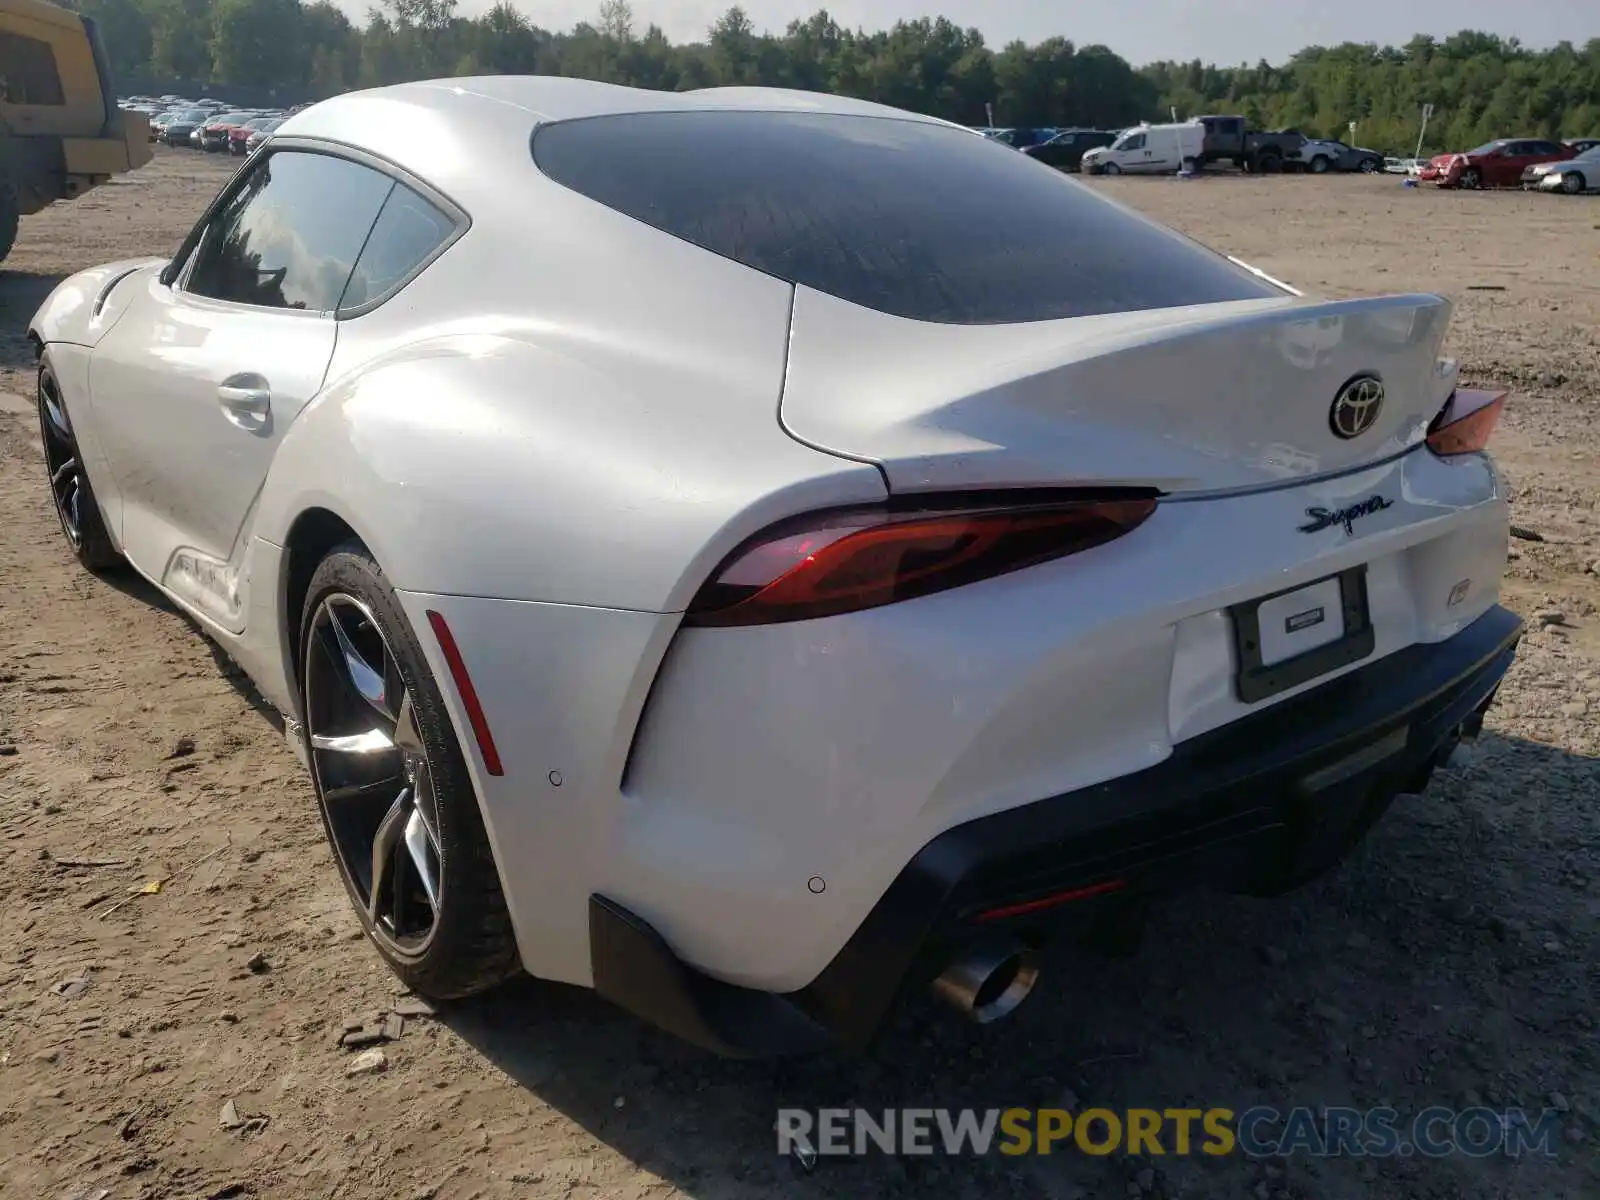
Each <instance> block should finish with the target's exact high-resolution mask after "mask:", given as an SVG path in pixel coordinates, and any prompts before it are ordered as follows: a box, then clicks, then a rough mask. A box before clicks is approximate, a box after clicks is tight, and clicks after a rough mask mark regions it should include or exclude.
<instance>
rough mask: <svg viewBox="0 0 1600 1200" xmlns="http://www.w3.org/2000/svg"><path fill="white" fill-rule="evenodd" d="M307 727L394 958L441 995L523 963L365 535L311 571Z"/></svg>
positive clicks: (343, 852)
mask: <svg viewBox="0 0 1600 1200" xmlns="http://www.w3.org/2000/svg"><path fill="white" fill-rule="evenodd" d="M304 611H305V619H304V621H303V622H302V624H301V630H300V689H301V693H300V699H301V705H302V712H303V714H304V736H305V739H306V745H307V750H308V753H309V757H310V759H311V773H312V779H313V782H314V784H315V786H316V791H317V802H318V807H319V808H320V809H321V812H322V821H323V827H324V830H325V831H326V833H327V836H328V843H329V845H330V846H331V847H332V849H333V855H334V860H335V862H336V863H337V864H338V867H339V874H340V875H341V876H342V877H343V879H344V884H345V889H346V891H348V892H349V894H350V899H351V900H352V901H353V902H354V904H355V908H356V913H357V916H358V917H359V919H360V921H361V924H362V927H363V929H364V930H365V931H366V933H367V936H368V937H370V938H371V939H372V942H373V944H374V945H376V946H377V948H378V953H379V954H380V955H382V957H383V959H384V961H385V962H386V963H387V964H388V965H389V968H390V969H391V970H392V971H394V973H395V974H396V975H398V976H399V977H400V978H401V979H402V980H403V981H404V982H405V983H406V985H407V986H408V987H410V988H411V989H412V990H414V991H416V992H418V993H419V994H421V995H424V996H429V997H432V998H434V999H439V1000H452V999H459V998H461V997H464V996H470V995H472V994H474V993H476V992H481V991H483V990H485V989H487V988H490V987H492V986H494V985H495V984H497V983H499V982H501V981H502V980H504V979H506V978H507V977H508V976H510V975H512V974H514V973H515V971H516V969H517V965H518V958H517V947H516V941H515V938H514V937H513V934H512V929H511V918H510V915H509V913H508V912H507V911H506V903H505V899H504V897H503V896H502V894H501V891H500V880H499V874H498V872H497V871H496V869H495V861H494V854H493V852H492V851H491V850H490V848H489V838H488V834H487V833H486V832H485V830H484V826H483V818H482V816H481V815H480V813H479V811H478V801H477V797H476V794H475V793H474V791H473V788H472V780H471V778H470V776H469V775H468V773H467V765H466V760H465V758H464V757H463V756H462V753H461V747H460V745H459V744H458V743H457V741H456V737H455V732H454V730H453V729H452V728H451V724H450V717H449V714H448V713H447V712H446V710H445V707H444V700H443V697H442V696H441V695H440V692H439V688H438V686H437V685H436V684H435V683H434V680H433V675H432V673H431V672H430V671H429V669H428V663H427V660H426V658H425V657H424V656H423V653H422V649H421V647H420V645H419V644H418V642H417V639H416V635H415V634H414V633H413V632H412V630H411V626H410V623H409V622H408V621H407V620H406V616H405V613H404V612H403V611H402V609H401V608H400V604H399V601H398V600H397V599H396V598H395V594H394V590H393V589H392V588H391V587H390V586H389V582H388V580H387V579H386V578H385V577H384V574H383V571H382V569H381V568H380V567H379V566H378V564H377V562H376V561H375V560H374V559H373V558H372V556H371V555H370V554H369V553H368V552H367V550H366V548H365V547H364V546H361V545H360V544H358V543H349V544H346V545H343V546H340V547H338V548H337V549H335V550H334V551H333V552H332V553H330V554H329V555H328V556H327V557H326V558H325V559H323V560H322V563H321V564H320V565H319V566H318V567H317V569H316V571H315V573H314V574H313V575H312V577H311V586H310V589H309V590H308V592H307V593H306V603H305V609H304Z"/></svg>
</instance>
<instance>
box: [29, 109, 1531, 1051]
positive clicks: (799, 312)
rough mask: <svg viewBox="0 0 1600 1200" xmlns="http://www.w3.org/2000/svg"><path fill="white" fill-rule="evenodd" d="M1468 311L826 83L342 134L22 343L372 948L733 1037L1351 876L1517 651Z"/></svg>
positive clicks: (296, 142) (973, 1003)
mask: <svg viewBox="0 0 1600 1200" xmlns="http://www.w3.org/2000/svg"><path fill="white" fill-rule="evenodd" d="M1449 315H1450V308H1449V305H1448V304H1447V302H1446V301H1444V300H1442V299H1440V298H1439V297H1437V296H1431V295H1406V296H1390V297H1384V298H1377V299H1367V300H1348V301H1341V302H1329V301H1322V300H1315V299H1307V298H1304V297H1302V296H1300V295H1299V293H1297V292H1295V291H1293V290H1292V289H1290V288H1288V287H1287V286H1286V285H1283V284H1280V283H1278V282H1276V281H1274V280H1272V279H1270V278H1269V277H1267V276H1266V275H1265V274H1263V273H1262V272H1259V271H1256V270H1254V269H1252V268H1248V267H1246V266H1244V265H1243V264H1240V263H1237V262H1235V261H1232V260H1230V259H1227V258H1225V257H1223V256H1221V255H1219V254H1216V253H1214V252H1212V251H1210V250H1208V249H1206V248H1204V247H1202V246H1200V245H1198V244H1196V243H1195V242H1192V241H1189V240H1188V239H1186V238H1184V237H1182V236H1180V235H1178V234H1176V233H1174V232H1172V231H1170V230H1168V229H1166V228H1163V227H1162V226H1159V225H1157V224H1155V223H1154V222H1152V221H1150V220H1147V219H1145V218H1144V217H1141V216H1139V215H1138V214H1136V213H1134V212H1132V211H1130V210H1129V209H1127V208H1124V207H1122V206H1121V205H1119V204H1117V203H1115V202H1113V201H1111V200H1108V199H1106V198H1105V197H1103V196H1100V195H1098V194H1096V193H1095V192H1094V191H1093V190H1092V189H1090V188H1087V187H1084V186H1081V185H1079V184H1078V183H1075V182H1073V181H1072V180H1071V179H1068V178H1066V177H1064V176H1062V175H1061V174H1060V173H1059V172H1056V171H1053V170H1051V169H1050V168H1048V167H1045V166H1041V165H1040V164H1038V163H1036V162H1033V161H1032V160H1030V159H1029V158H1028V157H1026V156H1025V155H1021V154H1017V153H1015V152H1013V151H1011V150H1010V149H1008V148H1006V147H1005V146H1002V145H997V144H993V143H991V142H989V141H986V140H985V139H983V138H978V137H973V136H971V134H970V133H968V132H967V131H965V130H962V129H959V128H957V127H954V126H951V125H948V124H946V123H942V122H938V121H934V120H931V119H928V118H923V117H919V116H916V115H914V114H910V113H905V112H899V111H896V110H893V109H888V108H883V107H880V106H876V105H872V104H867V103H862V102H855V101H850V100H844V99H838V98H833V97H827V96H817V95H808V94H802V93H795V92H783V91H769V90H759V89H732V90H713V91H705V92H690V93H684V94H673V93H656V92H649V91H638V90H631V89H627V88H620V87H613V86H607V85H602V84H597V83H588V82H583V81H579V80H571V79H548V78H530V77H522V78H486V79H461V80H449V81H443V82H432V83H416V84H407V85H403V86H399V87H392V88H383V89H379V90H375V91H369V92H362V93H355V94H351V95H346V96H342V97H340V98H338V99H334V100H329V101H327V102H325V103H322V104H318V105H316V106H314V107H312V108H310V109H308V110H306V111H304V112H301V113H299V114H297V115H295V116H293V117H291V118H290V119H289V120H288V121H286V122H285V123H284V124H283V126H282V127H281V128H280V129H279V130H278V131H277V132H276V133H275V134H274V136H273V138H272V141H271V142H270V143H269V144H268V145H267V146H266V147H265V149H263V151H262V152H261V153H260V154H258V155H256V156H255V157H254V158H253V159H251V160H250V162H248V163H247V164H246V165H245V166H244V167H243V168H242V169H241V170H240V172H239V173H238V175H237V176H236V177H235V178H234V179H233V180H231V181H230V182H229V183H228V185H227V186H226V187H225V188H224V189H223V191H222V193H221V194H220V195H219V196H218V197H217V199H216V201H215V202H214V203H213V204H212V206H211V207H210V209H209V210H208V211H207V212H206V213H205V215H204V217H203V218H202V219H201V221H200V223H199V224H198V225H197V226H196V227H195V229H194V232H193V233H192V234H190V235H189V237H188V238H187V239H186V240H185V241H184V243H183V244H182V245H181V246H180V247H179V249H178V251H177V253H176V254H175V255H174V256H173V257H172V258H171V259H170V260H161V261H153V260H138V261H130V262H119V263H113V264H110V265H108V266H104V267H100V268H97V269H94V270H90V271H85V272H82V273H80V274H78V275H75V276H73V277H72V278H70V279H68V280H66V281H65V282H64V283H62V284H61V285H60V286H59V287H58V288H57V289H56V291H55V292H54V294H53V295H51V297H50V298H49V300H48V301H46V303H45V304H44V306H43V307H42V308H41V309H40V310H39V312H38V314H37V315H36V316H35V317H34V318H33V321H32V323H31V325H30V331H31V334H32V337H33V338H34V340H35V342H36V344H37V346H38V349H39V352H40V358H39V412H40V416H41V422H42V427H43V437H44V445H45V449H46V452H47V456H48V462H49V477H50V482H51V486H52V488H53V492H54V496H55V500H56V504H57V507H58V509H59V512H60V516H61V523H62V527H63V529H64V530H65V532H66V536H67V540H68V541H69V543H70V544H71V547H72V549H73V551H74V553H75V554H76V555H77V556H78V558H79V559H80V560H81V561H82V562H83V563H84V564H85V565H86V566H87V567H89V568H91V569H95V570H102V569H111V568H115V567H118V566H120V565H121V564H123V563H124V562H126V563H127V564H128V565H130V566H131V567H132V568H133V569H134V570H135V571H137V572H139V573H140V574H142V575H144V576H146V577H148V578H149V579H150V580H151V581H152V582H153V583H154V584H155V585H156V586H157V587H158V588H160V589H161V591H162V592H164V593H165V594H166V595H167V596H168V597H170V598H171V599H172V600H173V601H174V602H175V603H176V604H178V605H180V606H182V607H183V609H184V610H186V611H187V612H188V613H190V614H191V615H192V616H193V617H194V619H195V620H196V621H198V622H199V623H200V624H201V625H202V626H203V627H204V628H205V630H206V631H207V632H208V634H209V635H210V636H211V637H212V638H214V639H215V640H216V641H217V642H218V643H220V644H221V645H222V646H223V647H225V648H226V649H227V651H228V653H229V654H231V655H232V656H233V657H234V658H235V659H236V660H237V661H238V662H239V663H240V664H241V665H242V666H243V667H244V668H245V669H246V670H247V671H248V673H249V674H250V675H251V677H252V678H253V679H254V680H255V681H256V683H257V684H258V686H259V687H260V690H261V692H262V693H263V695H264V696H265V697H266V698H267V699H268V700H270V701H271V702H272V703H273V704H274V705H276V706H277V708H278V709H280V710H281V711H282V713H283V715H284V727H285V730H286V733H287V735H288V738H289V740H290V741H291V743H292V745H293V746H294V747H295V749H296V750H297V751H298V752H300V753H301V755H302V756H303V758H304V760H305V761H306V762H307V764H308V766H309V769H310V771H311V774H312V776H313V777H314V779H315V782H316V791H317V795H318V797H319V800H320V804H321V809H322V815H323V818H324V821H325V824H326V827H327V833H328V837H329V842H330V844H331V846H332V848H333V851H334V856H335V859H336V861H337V863H338V866H339V870H340V871H341V873H342V875H343V878H344V882H345V884H346V885H347V887H348V890H349V892H350V895H351V898H352V900H353V901H354V903H355V905H356V906H357V908H358V909H359V911H360V914H361V919H362V921H363V922H364V923H365V927H366V929H367V930H368V932H369V933H370V935H371V939H372V941H373V943H374V944H375V945H376V946H377V948H378V950H379V952H380V953H381V954H382V955H383V956H384V958H385V959H386V960H387V961H388V962H389V964H390V965H391V966H392V967H393V969H394V970H395V971H396V972H397V973H398V974H399V975H400V976H401V978H402V979H403V980H405V981H406V982H407V983H408V984H410V985H412V986H413V987H415V988H416V989H418V990H419V991H421V992H424V993H427V994H429V995H432V996H436V997H444V998H448V997H455V996H462V995H466V994H468V993H471V992H474V991H477V990H479V989H481V988H484V987H486V986H488V985H490V984H493V983H494V982H495V981H497V980H499V979H501V978H503V977H505V976H507V975H508V974H509V973H511V972H513V971H515V970H517V969H519V968H521V969H525V970H527V971H529V972H531V973H533V974H534V975H537V976H542V977H547V978H550V979H555V980H562V981H566V982H569V983H573V984H579V985H588V986H592V987H593V988H594V989H595V990H596V991H598V992H599V993H600V994H602V995H604V996H606V997H609V998H610V999H611V1000H613V1001H615V1002H616V1003H618V1004H620V1005H622V1006H624V1007H625V1008H627V1009H630V1010H632V1011H633V1012H635V1013H637V1014H639V1015H640V1016H642V1017H644V1018H646V1019H648V1020H651V1021H654V1022H656V1023H657V1024H659V1025H661V1026H663V1027H665V1028H667V1029H670V1030H672V1031H674V1032H676V1033H678V1034H680V1035H682V1036H684V1037H686V1038H689V1039H691V1040H693V1041H695V1042H698V1043H699V1044H701V1045H703V1046H706V1047H709V1048H711V1049H714V1050H716V1051H718V1052H721V1053H726V1054H741V1055H755V1054H768V1053H779V1052H796V1051H807V1050H814V1049H819V1048H824V1047H828V1046H843V1047H859V1046H863V1045H865V1044H866V1043H868V1042H869V1041H870V1039H871V1038H872V1035H873V1033H874V1031H875V1030H876V1029H877V1028H878V1027H879V1025H880V1023H881V1021H882V1019H883V1018H884V1016H885V1014H886V1013H887V1012H888V1010H889V1009H890V1007H891V1005H892V1003H893V1002H894V1000H895V998H896V996H897V995H898V994H900V993H901V992H902V991H903V990H904V989H905V988H907V987H909V986H911V985H920V984H925V983H928V982H930V981H935V990H936V991H937V992H938V993H939V994H941V995H943V996H945V997H947V998H949V999H950V1000H951V1001H953V1002H954V1003H955V1004H956V1005H957V1006H958V1007H960V1008H962V1009H964V1010H965V1011H966V1012H968V1013H969V1014H970V1015H972V1016H974V1017H976V1018H977V1019H979V1020H988V1019H992V1018H994V1017H997V1016H1000V1015H1003V1014H1004V1013H1006V1012H1008V1011H1010V1010H1011V1009H1012V1008H1013V1007H1014V1006H1015V1005H1016V1003H1017V1002H1019V1001H1020V1000H1021V998H1022V997H1023V996H1024V995H1025V994H1026V993H1027V991H1028V989H1029V988H1030V987H1031V985H1032V983H1033V980H1034V978H1035V974H1036V971H1035V966H1034V963H1035V959H1034V957H1033V954H1034V947H1035V946H1036V945H1037V944H1038V940H1039V939H1040V938H1041V937H1043V936H1044V935H1045V934H1046V933H1047V932H1049V931H1050V930H1051V929H1054V928H1066V929H1071V930H1075V931H1080V932H1082V933H1084V934H1095V933H1096V931H1104V930H1122V931H1127V930H1130V929H1134V928H1136V927H1137V924H1138V918H1139V915H1140V914H1141V913H1142V912H1143V911H1144V906H1145V905H1146V904H1147V903H1148V902H1149V899H1150V898H1151V897H1152V896H1153V895H1156V894H1158V893H1162V892H1168V891H1171V890H1173V889H1176V888H1180V887H1187V886H1191V885H1201V884H1204V885H1210V886H1215V887H1222V888H1235V889H1251V890H1254V891H1258V892H1270V891H1276V890H1281V889H1283V888H1286V887H1289V886H1292V885H1294V884H1295V883H1297V882H1299V881H1301V880H1304V879H1307V878H1309V877H1311V876H1312V875H1314V874H1316V873H1317V872H1319V871H1321V870H1323V869H1325V868H1327V867H1328V866H1330V865H1331V864H1333V863H1335V862H1337V861H1338V860H1339V859H1340V857H1341V856H1342V855H1343V854H1344V853H1345V852H1346V851H1347V850H1348V849H1349V848H1350V847H1351V846H1352V845H1353V844H1354V843H1355V842H1356V841H1357V840H1358V839H1359V838H1360V837H1361V836H1362V834H1363V833H1364V832H1365V830H1366V829H1367V827H1368V826H1370V825H1371V823H1372V822H1373V821H1374V820H1375V819H1376V818H1377V817H1378V816H1379V815H1380V814H1381V813H1382V812H1383V810H1384V808H1385V807H1386V806H1387V805H1388V803H1389V802H1390V800H1391V799H1392V798H1393V797H1394V796H1395V795H1396V794H1397V793H1399V792H1405V791H1415V790H1418V789H1420V788H1421V787H1422V786H1423V784H1424V783H1425V782H1426V780H1427V778H1428V775H1429V772H1430V771H1431V770H1432V768H1433V767H1434V765H1435V764H1437V763H1438V762H1439V761H1441V759H1442V758H1443V757H1444V756H1446V755H1448V753H1449V752H1450V751H1451V750H1452V749H1453V747H1454V744H1455V741H1456V739H1457V738H1459V737H1461V736H1469V737H1470V736H1472V735H1474V734H1475V733H1476V732H1477V729H1478V727H1479V726H1480V725H1481V724H1482V719H1483V713H1484V710H1485V709H1486V708H1487V707H1488V705H1489V703H1490V701H1491V699H1492V698H1493V696H1494V693H1495V690H1496V687H1497V685H1498V683H1499V680H1500V678H1501V676H1502V675H1503V673H1504V672H1505V670H1506V668H1507V666H1508V665H1509V663H1510V661H1511V658H1512V655H1513V653H1514V651H1515V646H1516V642H1517V640H1518V637H1519V635H1520V631H1521V623H1520V622H1519V621H1518V619H1517V618H1516V617H1515V616H1513V615H1512V614H1511V613H1509V612H1507V611H1506V610H1505V609H1503V608H1501V607H1500V606H1499V605H1498V603H1497V600H1498V597H1499V587H1500V577H1501V572H1502V569H1503V566H1504V563H1505V557H1506V538H1507V507H1506V500H1505V495H1504V491H1503V488H1502V485H1501V482H1500V480H1499V478H1498V477H1497V474H1496V471H1495V467H1494V465H1493V464H1492V462H1491V461H1490V459H1489V458H1488V457H1487V456H1486V455H1485V454H1484V453H1483V448H1484V443H1485V441H1486V440H1487V438H1488V436H1489V431H1490V429H1491V428H1492V427H1493V425H1494V423H1495V421H1496V419H1497V417H1498V415H1499V412H1500V408H1501V404H1502V402H1503V396H1501V395H1498V394H1491V393H1485V392H1473V391H1468V390H1465V389H1458V388H1457V387H1456V376H1455V371H1454V368H1453V366H1452V365H1451V364H1450V363H1449V362H1448V361H1447V360H1441V359H1440V357H1439V352H1440V347H1441V343H1442V341H1443V339H1444V336H1445V332H1446V325H1447V323H1448V319H1449Z"/></svg>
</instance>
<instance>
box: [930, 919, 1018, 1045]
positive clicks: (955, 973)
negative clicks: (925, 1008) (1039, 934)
mask: <svg viewBox="0 0 1600 1200" xmlns="http://www.w3.org/2000/svg"><path fill="white" fill-rule="evenodd" d="M1037 982H1039V961H1038V958H1037V956H1036V955H1035V954H1034V952H1033V950H1031V949H1029V948H1028V947H1027V946H1024V945H1023V944H1022V943H1021V942H1019V941H1016V940H1015V939H1012V938H1002V939H997V940H994V941H987V942H983V943H981V944H979V945H978V946H976V947H974V948H971V949H968V950H966V951H965V952H963V953H962V954H960V955H959V956H957V958H956V959H955V961H953V962H952V963H951V964H950V965H949V966H948V967H946V968H945V969H944V971H943V973H942V974H940V975H939V977H938V978H937V979H935V980H934V981H933V994H934V995H935V996H937V997H938V998H939V999H940V1000H943V1001H944V1002H945V1003H946V1004H948V1005H950V1006H951V1007H952V1008H954V1009H955V1010H956V1011H957V1012H959V1013H961V1014H962V1015H963V1016H965V1017H966V1018H967V1019H968V1020H970V1021H974V1022H976V1023H977V1024H979V1025H988V1024H990V1023H992V1022H994V1021H999V1020H1002V1019H1003V1018H1005V1017H1009V1016H1010V1015H1011V1014H1012V1013H1014V1012H1016V1010H1017V1008H1018V1007H1019V1006H1020V1005H1021V1004H1022V1002H1023V1001H1024V1000H1026V999H1027V998H1028V994H1029V993H1030V992H1032V991H1033V985H1034V984H1036V983H1037Z"/></svg>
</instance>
